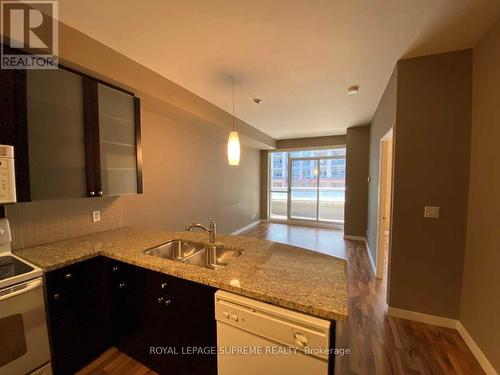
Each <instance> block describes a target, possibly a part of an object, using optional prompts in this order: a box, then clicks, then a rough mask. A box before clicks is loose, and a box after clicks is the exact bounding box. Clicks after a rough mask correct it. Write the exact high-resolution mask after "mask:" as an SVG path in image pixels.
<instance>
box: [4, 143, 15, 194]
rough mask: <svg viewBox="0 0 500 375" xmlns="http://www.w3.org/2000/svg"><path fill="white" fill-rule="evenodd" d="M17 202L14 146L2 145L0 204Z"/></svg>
mask: <svg viewBox="0 0 500 375" xmlns="http://www.w3.org/2000/svg"><path fill="white" fill-rule="evenodd" d="M14 202H16V173H15V171H14V146H6V145H0V204H6V203H14Z"/></svg>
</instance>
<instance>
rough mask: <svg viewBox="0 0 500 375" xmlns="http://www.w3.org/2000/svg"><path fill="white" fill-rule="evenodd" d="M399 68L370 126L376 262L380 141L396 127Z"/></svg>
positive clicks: (372, 244) (370, 199)
mask: <svg viewBox="0 0 500 375" xmlns="http://www.w3.org/2000/svg"><path fill="white" fill-rule="evenodd" d="M397 79H398V71H397V67H396V68H395V69H394V71H393V72H392V75H391V78H390V79H389V83H388V84H387V87H386V89H385V91H384V94H383V95H382V98H381V99H380V103H379V105H378V108H377V110H376V111H375V115H374V117H373V120H372V123H371V125H370V162H369V174H370V182H369V184H368V220H367V221H368V232H367V241H368V246H369V251H370V253H371V255H372V258H373V259H374V261H376V257H377V254H376V249H377V215H378V183H379V160H380V139H381V138H382V137H383V136H384V135H385V134H386V133H387V132H388V131H389V129H390V128H391V127H394V126H395V125H396V95H397Z"/></svg>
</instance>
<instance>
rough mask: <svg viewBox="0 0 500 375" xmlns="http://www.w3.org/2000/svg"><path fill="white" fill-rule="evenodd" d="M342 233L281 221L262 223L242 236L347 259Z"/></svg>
mask: <svg viewBox="0 0 500 375" xmlns="http://www.w3.org/2000/svg"><path fill="white" fill-rule="evenodd" d="M339 233H342V232H340V231H338V230H332V229H325V228H313V227H303V226H298V225H287V224H280V223H260V224H258V225H256V226H255V227H253V228H251V229H250V230H249V231H247V232H245V233H241V235H242V236H251V237H257V238H260V239H263V240H269V241H275V242H282V243H286V244H288V245H293V246H298V247H303V248H305V249H309V250H314V251H318V252H320V253H323V254H327V255H332V256H335V257H337V258H342V259H346V257H347V253H346V246H345V242H344V238H343V236H342V235H340V236H339Z"/></svg>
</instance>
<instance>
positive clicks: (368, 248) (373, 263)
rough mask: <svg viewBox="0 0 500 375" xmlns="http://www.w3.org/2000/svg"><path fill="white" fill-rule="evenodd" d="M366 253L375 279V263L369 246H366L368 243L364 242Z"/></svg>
mask: <svg viewBox="0 0 500 375" xmlns="http://www.w3.org/2000/svg"><path fill="white" fill-rule="evenodd" d="M365 245H366V251H367V252H368V258H369V259H370V264H371V266H372V272H373V276H375V277H377V268H376V267H375V262H374V261H373V257H372V253H371V251H370V246H369V245H368V241H365Z"/></svg>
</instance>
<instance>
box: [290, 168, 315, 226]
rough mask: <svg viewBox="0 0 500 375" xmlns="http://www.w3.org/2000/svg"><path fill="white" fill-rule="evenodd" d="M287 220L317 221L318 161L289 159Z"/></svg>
mask: <svg viewBox="0 0 500 375" xmlns="http://www.w3.org/2000/svg"><path fill="white" fill-rule="evenodd" d="M289 165H290V173H289V176H290V183H289V185H290V192H289V194H290V199H289V200H288V202H289V206H290V208H289V210H288V212H289V218H291V219H298V220H317V219H318V198H319V197H318V194H319V190H318V186H319V170H318V166H319V159H318V158H315V159H313V158H297V159H290V163H289Z"/></svg>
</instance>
